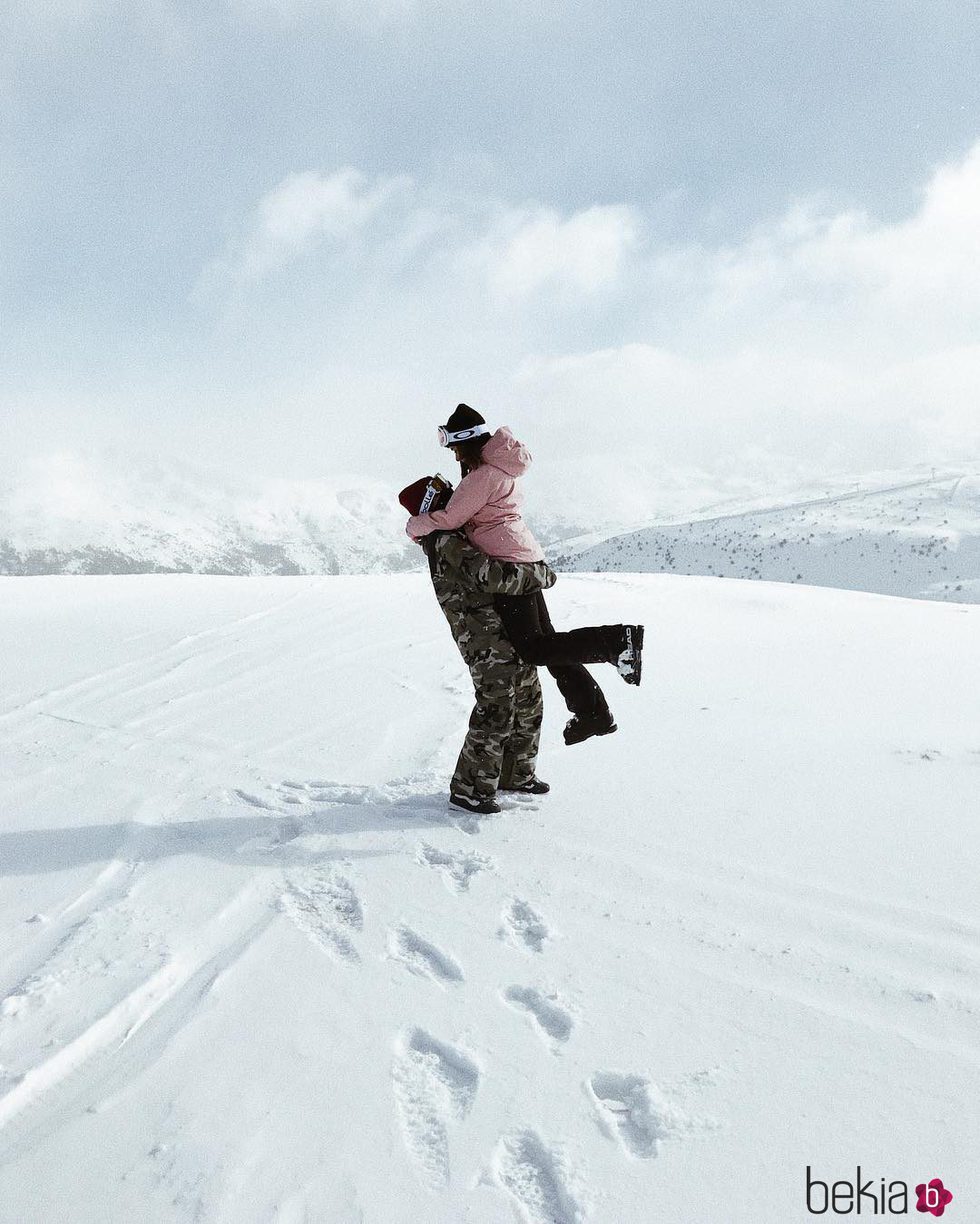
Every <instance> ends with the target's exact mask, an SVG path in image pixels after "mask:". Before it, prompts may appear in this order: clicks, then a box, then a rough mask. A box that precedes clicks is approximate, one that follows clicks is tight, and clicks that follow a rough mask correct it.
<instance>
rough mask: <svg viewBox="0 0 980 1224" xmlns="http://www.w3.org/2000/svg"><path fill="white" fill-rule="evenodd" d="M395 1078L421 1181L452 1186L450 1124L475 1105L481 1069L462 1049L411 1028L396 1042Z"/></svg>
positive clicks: (407, 1140)
mask: <svg viewBox="0 0 980 1224" xmlns="http://www.w3.org/2000/svg"><path fill="white" fill-rule="evenodd" d="M391 1078H392V1085H393V1088H394V1093H395V1105H396V1108H397V1110H398V1119H399V1122H400V1123H401V1128H402V1134H403V1136H404V1139H405V1146H406V1148H407V1149H408V1152H409V1155H410V1156H411V1157H412V1161H413V1163H414V1165H415V1169H416V1172H417V1174H418V1176H419V1180H420V1181H421V1182H422V1184H423V1185H425V1186H428V1187H429V1188H430V1189H433V1190H441V1189H442V1188H443V1187H444V1186H447V1185H448V1184H449V1127H450V1124H451V1123H453V1122H461V1121H462V1120H463V1119H464V1118H465V1117H466V1115H467V1114H468V1113H469V1112H470V1110H471V1109H472V1108H473V1102H474V1100H475V1099H476V1092H477V1088H478V1087H479V1083H480V1069H479V1067H478V1066H477V1065H476V1063H475V1062H474V1061H473V1059H472V1058H471V1057H470V1056H469V1055H468V1054H467V1053H465V1052H464V1051H463V1050H460V1049H458V1048H457V1047H455V1046H452V1045H448V1044H446V1043H445V1042H442V1041H437V1040H436V1038H435V1037H433V1036H431V1034H429V1033H427V1032H425V1031H424V1030H423V1029H420V1028H413V1029H409V1030H408V1032H406V1033H404V1034H402V1036H401V1037H400V1038H399V1040H398V1043H397V1045H396V1048H395V1059H394V1062H393V1064H392V1071H391Z"/></svg>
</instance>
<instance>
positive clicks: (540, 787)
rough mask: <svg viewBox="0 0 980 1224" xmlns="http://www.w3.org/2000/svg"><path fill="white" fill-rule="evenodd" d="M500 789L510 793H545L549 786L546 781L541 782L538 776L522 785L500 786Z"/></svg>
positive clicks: (549, 788)
mask: <svg viewBox="0 0 980 1224" xmlns="http://www.w3.org/2000/svg"><path fill="white" fill-rule="evenodd" d="M500 789H501V790H502V791H507V792H508V793H509V794H512V795H547V793H548V791H550V790H551V787H550V786H549V785H548V783H547V782H542V781H541V779H540V778H537V777H535V778H532V779H531V781H530V782H525V783H524V785H523V786H501V788H500Z"/></svg>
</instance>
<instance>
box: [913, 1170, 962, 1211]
mask: <svg viewBox="0 0 980 1224" xmlns="http://www.w3.org/2000/svg"><path fill="white" fill-rule="evenodd" d="M915 1192H916V1194H917V1195H918V1196H919V1201H918V1202H917V1203H916V1205H915V1209H916V1211H928V1212H929V1213H930V1214H931V1215H934V1216H941V1215H943V1214H945V1211H946V1204H947V1203H951V1202H952V1201H953V1196H952V1194H950V1192H949V1191H948V1190H947V1189H946V1187H945V1186H944V1185H943V1183H942V1179H941V1178H938V1177H934V1178H933V1179H932V1181H931V1182H929V1183H928V1184H927V1183H926V1182H920V1183H919V1185H918V1186H916V1188H915Z"/></svg>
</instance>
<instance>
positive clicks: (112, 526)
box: [0, 458, 419, 575]
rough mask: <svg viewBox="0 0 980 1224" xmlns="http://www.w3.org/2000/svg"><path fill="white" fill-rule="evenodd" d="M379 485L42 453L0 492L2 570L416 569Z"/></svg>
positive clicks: (392, 505)
mask: <svg viewBox="0 0 980 1224" xmlns="http://www.w3.org/2000/svg"><path fill="white" fill-rule="evenodd" d="M404 527H405V514H404V512H403V511H402V509H401V507H400V506H399V505H398V503H397V501H396V500H395V497H394V494H393V493H392V491H391V490H390V489H388V488H386V487H385V486H383V485H380V484H376V483H374V484H372V483H371V482H369V481H363V480H358V479H357V478H351V479H350V481H349V482H345V481H339V482H338V481H331V482H327V481H313V480H309V481H283V480H274V481H266V482H262V483H257V482H256V483H252V484H246V483H244V482H242V483H241V484H240V485H238V486H230V485H229V484H228V482H227V481H226V480H225V479H224V478H223V477H215V476H213V475H212V474H210V473H203V472H200V471H197V470H195V469H193V468H190V467H183V466H180V465H176V464H173V463H167V464H162V463H161V464H141V465H139V466H138V467H137V468H130V469H128V470H123V468H122V465H120V466H119V467H117V468H116V469H114V470H110V469H106V468H105V467H102V468H98V469H97V468H94V467H90V466H88V465H86V464H83V463H80V462H79V461H77V460H74V459H67V458H65V459H63V460H61V461H48V462H46V463H45V464H44V465H43V466H38V467H37V468H36V469H35V470H33V471H30V472H28V473H26V474H25V475H22V476H21V478H20V479H19V480H17V481H16V482H10V483H8V485H7V486H6V487H5V488H0V574H18V575H24V574H130V573H175V572H176V573H184V572H186V573H202V574H339V573H381V572H387V571H398V570H407V569H412V568H414V567H415V566H417V565H418V564H419V557H418V550H417V549H416V548H415V547H414V546H413V545H412V544H411V542H410V541H409V540H408V539H407V538H406V536H405V534H404Z"/></svg>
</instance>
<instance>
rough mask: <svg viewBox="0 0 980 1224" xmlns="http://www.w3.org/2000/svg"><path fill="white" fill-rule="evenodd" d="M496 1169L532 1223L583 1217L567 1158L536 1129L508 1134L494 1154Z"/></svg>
mask: <svg viewBox="0 0 980 1224" xmlns="http://www.w3.org/2000/svg"><path fill="white" fill-rule="evenodd" d="M493 1169H494V1175H495V1177H496V1179H497V1181H498V1182H499V1184H500V1185H501V1186H503V1188H504V1189H505V1190H506V1191H508V1193H510V1194H511V1195H512V1196H513V1197H514V1199H515V1200H516V1201H517V1205H518V1208H519V1209H520V1211H521V1214H522V1215H523V1217H524V1219H525V1220H526V1221H528V1224H579V1222H580V1221H581V1220H582V1219H583V1212H582V1208H581V1206H580V1205H579V1204H578V1202H577V1201H576V1200H575V1198H574V1197H573V1195H572V1194H571V1192H570V1191H569V1189H568V1186H567V1184H566V1183H567V1180H568V1175H567V1171H566V1168H565V1162H564V1160H563V1159H562V1158H561V1156H560V1155H559V1154H558V1153H556V1152H554V1151H552V1150H551V1149H550V1148H549V1147H548V1146H547V1144H546V1143H545V1142H544V1141H543V1140H542V1139H541V1137H540V1136H539V1135H538V1134H536V1133H535V1132H534V1131H533V1130H521V1131H515V1132H513V1133H512V1134H509V1135H505V1136H504V1137H503V1138H502V1139H501V1140H500V1143H499V1144H498V1146H497V1151H496V1152H495V1154H494V1162H493Z"/></svg>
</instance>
